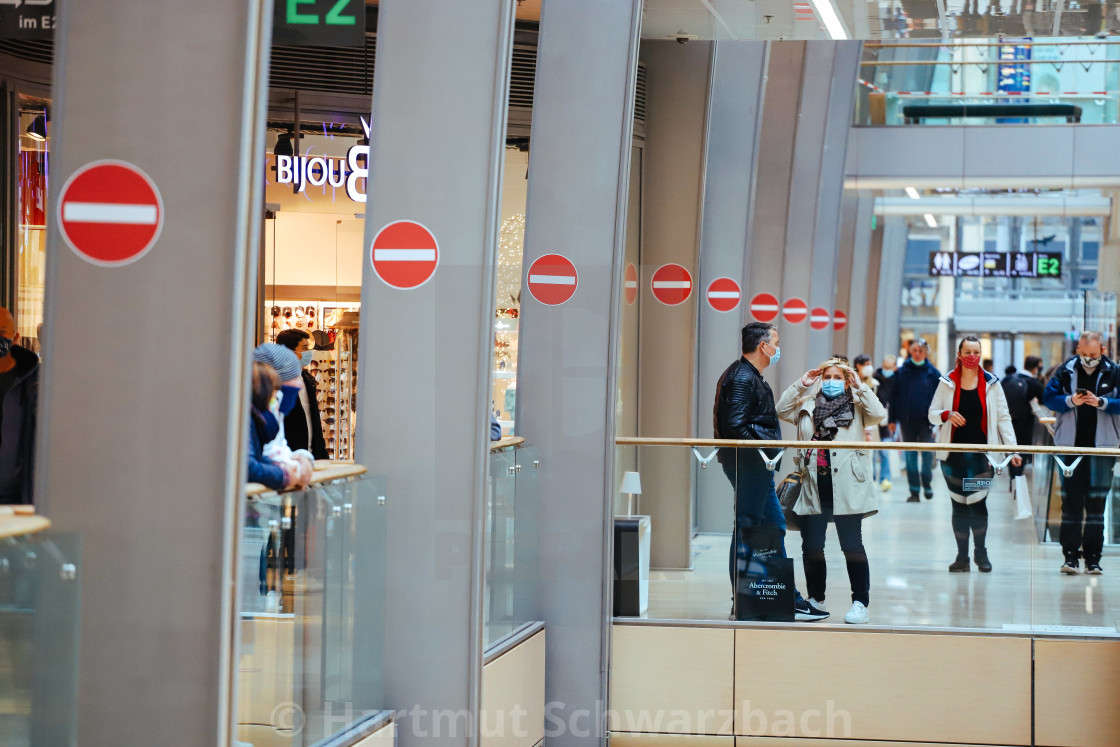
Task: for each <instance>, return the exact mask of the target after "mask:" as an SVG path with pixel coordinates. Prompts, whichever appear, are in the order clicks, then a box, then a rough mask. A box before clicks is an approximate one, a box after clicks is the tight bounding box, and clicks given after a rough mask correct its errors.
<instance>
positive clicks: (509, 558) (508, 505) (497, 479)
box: [483, 448, 517, 646]
mask: <svg viewBox="0 0 1120 747" xmlns="http://www.w3.org/2000/svg"><path fill="white" fill-rule="evenodd" d="M516 494H517V454H516V453H515V451H514V449H512V448H507V449H503V450H501V451H494V452H491V454H490V491H489V495H488V496H487V505H486V523H485V527H486V550H485V552H486V557H485V569H486V571H485V572H486V575H485V579H486V581H485V591H484V593H485V600H484V619H483V623H484V626H485V634H484V636H485V641H484V643H485V645H486V646H490V645H491V644H492V643H494V642H495V641H497V640H498V639H500V638H501V637H502V636H505V635H508V634H509V633H511V632H512V631H513V629H514V628H515V627H516V624H515V615H514V597H515V593H516V575H515V568H516V557H517V556H516V541H517V534H516V528H515V527H516Z"/></svg>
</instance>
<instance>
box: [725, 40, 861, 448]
mask: <svg viewBox="0 0 1120 747" xmlns="http://www.w3.org/2000/svg"><path fill="white" fill-rule="evenodd" d="M859 57H860V44H859V42H835V43H820V42H815V43H813V44H806V43H804V42H783V43H781V44H773V43H771V44H770V61H769V67H768V72H767V85H766V96H765V103H764V109H763V117H762V134H761V138H760V141H759V151H760V152H759V158H758V165H757V177H756V179H757V183H756V186H755V194H756V199H755V203H754V220H753V222H752V235H751V252H750V257H749V269H748V272H749V274H750V278H751V281H750V285H751V287H750V289H749V291H748V292H747V294H746V295H747V297H748V298H749V297H751V296H753V295H755V294H757V293H760V292H768V293H772V294H774V295H775V296H777V297H778V299H779V302H780V303H784V302H786V301H788V300H790V299H791V298H800V299H802V300H803V301H805V302H806V304H808V306H809V308H810V309H812V308H814V307H820V308H823V309H826V310H827V311H828V312H829V314H830V315H831V313H832V311H833V310H834V309H835V308H836V303H835V294H836V287H837V267H838V250H839V238H838V237H839V234H840V201H841V196H842V194H843V184H844V170H845V162H846V157H847V142H848V132H849V130H850V127H851V109H852V102H853V100H854V86H855V79H856V72H857V70H858V66H859ZM775 324H777V326H778V331H779V333H780V334H781V337H782V344H781V347H782V358H781V361H780V363H778V364H777V365H775V366H773V367H771V368H770V369H768V370H767V372H766V378H767V380H768V381H769V382H770V385H771V387H773V388H774V390H775V396H779V395H780V393H781V391H782V390H783V389H784V388H785V387H786V386H787V385H788V384H789V383H790V382H791V381H793V379H794V378H795V377H797V376H800V375H801V374H802V373H803V372H804V371H805V370H806V369H807V368H809V367H811V366H815V365H816V364H818V363H820V362H821V361H822V360H824V359H825V358H827V357H829V356H830V355H832V354H833V353H840V352H843V351H840V350H835V349H834V344H833V330H832V325H831V324H829V325H828V326H827V327H826V328H824V329H821V330H812V329H811V328H810V324H809V320H808V319H806V320H805V321H802V322H800V323H789V322H787V321H786V320H784V319H783V318H782V317H779V318H778V319H777V320H776V321H775ZM788 432H789V434H792V429H789V431H788Z"/></svg>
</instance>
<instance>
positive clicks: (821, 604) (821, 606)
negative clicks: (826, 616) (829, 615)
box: [809, 597, 828, 612]
mask: <svg viewBox="0 0 1120 747" xmlns="http://www.w3.org/2000/svg"><path fill="white" fill-rule="evenodd" d="M809 604H811V605H813V606H814V607H816V608H817V609H819V610H820V611H821V612H828V607H825V606H824V602H818V601H817V600H816V599H813V598H812V597H809Z"/></svg>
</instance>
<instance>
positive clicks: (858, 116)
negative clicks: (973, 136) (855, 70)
mask: <svg viewBox="0 0 1120 747" xmlns="http://www.w3.org/2000/svg"><path fill="white" fill-rule="evenodd" d="M1118 115H1120V44H1118V43H1117V42H1116V41H1114V40H1101V39H1077V40H1070V39H1065V40H1061V39H1057V38H1046V37H1033V38H1029V39H1026V38H1024V39H1013V38H1003V39H968V40H955V41H946V42H942V43H939V42H900V43H882V44H879V43H868V44H865V45H864V59H863V61H862V63H861V65H860V74H859V78H858V86H857V91H856V107H855V114H854V124H856V125H947V124H951V125H962V124H963V125H992V124H1064V123H1077V124H1115V123H1116V122H1117V121H1118Z"/></svg>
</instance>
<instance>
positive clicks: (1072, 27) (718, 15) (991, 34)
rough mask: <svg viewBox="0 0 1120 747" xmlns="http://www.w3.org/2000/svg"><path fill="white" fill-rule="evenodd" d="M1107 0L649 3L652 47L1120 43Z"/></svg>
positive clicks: (1118, 24)
mask: <svg viewBox="0 0 1120 747" xmlns="http://www.w3.org/2000/svg"><path fill="white" fill-rule="evenodd" d="M1116 35H1120V18H1118V16H1117V11H1116V4H1115V3H1113V7H1112V9H1111V10H1110V8H1109V6H1108V3H1107V0H1106V2H1100V0H878V1H876V0H872V1H871V2H868V0H646V3H645V10H644V17H643V20H642V38H644V39H651V40H652V39H674V38H680V37H684V38H698V39H716V40H732V39H741V40H748V39H762V40H775V41H777V40H782V39H786V40H793V39H863V40H873V41H877V40H888V39H928V40H935V39H941V38H946V39H962V38H964V39H967V38H987V39H991V38H998V37H1000V36H1003V37H1007V38H1020V37H1031V36H1082V37H1084V36H1090V37H1092V36H1116Z"/></svg>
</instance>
